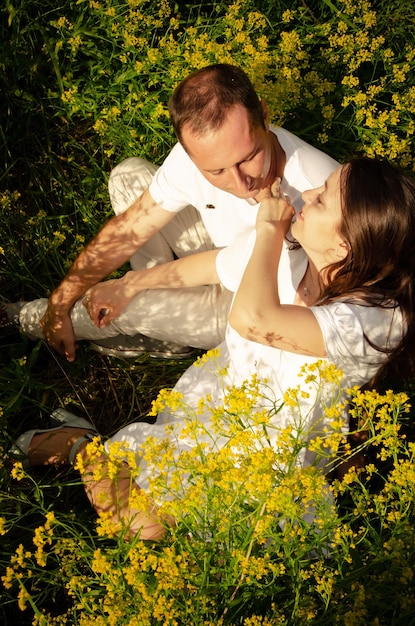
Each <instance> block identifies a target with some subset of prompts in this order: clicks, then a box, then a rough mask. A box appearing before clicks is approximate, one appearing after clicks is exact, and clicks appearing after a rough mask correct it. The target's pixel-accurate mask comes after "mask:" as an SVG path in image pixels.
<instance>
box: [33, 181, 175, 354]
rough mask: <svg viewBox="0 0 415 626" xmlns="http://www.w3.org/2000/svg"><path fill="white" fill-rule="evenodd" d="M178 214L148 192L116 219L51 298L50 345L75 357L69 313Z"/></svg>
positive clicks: (46, 330)
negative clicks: (92, 288)
mask: <svg viewBox="0 0 415 626" xmlns="http://www.w3.org/2000/svg"><path fill="white" fill-rule="evenodd" d="M173 217H174V213H170V212H169V211H165V210H164V209H162V208H161V207H160V206H159V205H158V204H156V203H155V202H154V200H153V199H152V197H151V195H150V192H149V191H148V190H146V191H145V192H144V193H143V195H142V196H141V197H140V198H138V199H137V200H136V201H135V202H134V203H133V204H132V205H131V207H129V208H128V209H127V211H125V212H124V213H122V214H121V215H118V216H116V217H113V218H112V219H111V220H110V221H109V222H108V223H107V224H106V225H105V226H104V227H103V228H102V230H101V231H100V232H99V233H98V234H97V236H96V237H95V238H94V239H93V240H92V241H91V242H90V243H89V244H88V245H87V246H86V248H85V249H84V250H83V251H82V252H81V254H80V255H79V256H78V258H77V259H76V260H75V262H74V263H73V265H72V267H71V268H70V270H69V272H68V274H67V275H66V276H65V278H64V279H63V280H62V282H61V283H60V285H59V286H58V287H57V288H56V289H55V290H54V291H53V293H52V294H51V296H50V298H49V302H48V308H47V310H46V313H45V316H44V318H43V320H42V322H41V328H42V332H43V334H44V337H45V339H46V340H47V341H48V343H49V344H50V345H51V346H52V347H53V348H55V349H56V350H57V351H58V352H59V353H61V354H64V355H65V356H66V358H67V359H68V360H69V361H73V360H74V358H75V341H74V334H73V328H72V324H71V321H70V318H69V313H70V310H71V308H72V306H73V305H74V303H75V302H76V301H77V300H79V298H81V297H82V296H83V295H84V293H85V292H86V291H87V290H88V289H89V288H90V287H92V286H93V285H95V284H96V283H97V282H99V281H100V280H102V278H104V277H105V276H107V275H108V274H110V273H111V272H112V271H114V270H115V269H117V268H118V267H120V266H121V265H122V264H123V263H125V262H126V261H127V260H128V259H129V258H130V257H131V256H132V254H133V253H134V252H135V251H136V250H137V249H138V248H139V247H140V246H142V245H143V244H144V243H146V242H147V241H148V240H149V239H150V238H151V237H152V236H153V235H154V234H155V233H156V232H158V231H159V230H160V229H161V228H163V226H165V225H166V224H167V223H168V222H169V221H170V220H171V219H172V218H173Z"/></svg>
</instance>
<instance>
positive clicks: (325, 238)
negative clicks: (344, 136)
mask: <svg viewBox="0 0 415 626" xmlns="http://www.w3.org/2000/svg"><path fill="white" fill-rule="evenodd" d="M341 170H342V167H339V168H338V169H337V170H335V171H334V172H333V173H332V174H331V175H330V176H329V178H328V179H327V180H326V182H325V184H324V185H322V186H321V187H318V188H317V189H310V190H308V191H304V192H303V194H302V197H303V200H304V206H303V208H302V210H301V211H300V212H299V214H298V215H297V219H296V221H295V222H294V224H293V225H292V228H291V231H292V234H293V236H294V237H295V238H296V239H297V241H298V242H299V243H300V244H301V246H302V247H303V249H304V250H305V252H306V253H307V255H308V256H309V257H310V258H312V259H313V260H314V261H315V262H316V263H319V264H321V263H323V264H324V265H327V264H328V263H334V262H336V261H339V260H340V258H342V257H344V256H345V255H346V254H347V245H345V243H344V240H343V238H342V236H341V234H340V226H341V221H342V210H341V190H340V173H341Z"/></svg>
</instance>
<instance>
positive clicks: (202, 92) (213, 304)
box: [2, 64, 338, 361]
mask: <svg viewBox="0 0 415 626" xmlns="http://www.w3.org/2000/svg"><path fill="white" fill-rule="evenodd" d="M169 108H170V115H171V120H172V124H173V128H174V130H175V133H176V135H177V138H178V140H179V141H178V143H177V144H176V146H175V147H174V148H173V150H172V151H171V153H170V154H169V155H168V157H167V158H166V160H165V161H164V163H163V164H162V166H161V167H160V168H159V169H157V168H156V167H154V166H152V165H151V164H149V163H147V162H145V161H143V160H142V159H137V158H131V159H127V160H126V161H124V162H122V163H121V164H120V165H119V166H117V167H116V168H115V169H114V170H113V172H112V173H111V176H110V181H109V191H110V197H111V201H112V204H113V207H114V211H115V213H116V216H115V217H114V218H112V219H111V220H110V221H109V222H108V223H107V224H106V225H105V226H104V227H103V229H102V230H101V231H100V232H99V233H98V235H97V236H96V237H95V238H94V239H93V240H92V241H91V242H90V244H89V245H88V246H87V247H86V248H85V250H83V251H82V252H81V254H80V255H79V257H78V258H77V259H76V261H75V262H74V264H73V266H72V267H71V269H70V270H69V272H68V274H67V276H66V277H65V278H64V279H63V281H62V282H61V284H60V285H59V286H58V287H57V288H56V289H55V290H54V292H53V293H52V294H51V296H50V298H49V300H48V301H46V300H44V299H41V300H35V301H33V302H30V303H27V304H25V306H24V307H23V308H22V309H21V310H20V311H19V314H18V317H19V323H20V326H21V329H22V330H23V332H24V333H27V334H29V335H30V336H33V337H41V336H44V337H45V339H46V340H47V341H48V343H49V344H50V345H51V346H52V347H54V348H55V349H56V350H57V351H58V352H60V353H61V354H64V355H65V356H66V358H67V359H68V360H69V361H73V360H74V358H75V350H76V343H75V342H76V339H91V340H93V344H92V346H93V347H94V348H95V349H97V350H99V351H101V352H104V353H106V354H113V355H116V356H122V355H124V356H126V357H128V356H135V355H137V354H139V353H140V352H143V351H144V350H147V351H148V350H150V352H152V353H153V354H155V355H159V356H161V355H162V354H163V351H164V352H165V355H167V356H171V355H175V356H185V355H186V354H188V349H187V348H186V347H187V346H193V347H199V348H204V349H206V348H210V347H213V346H215V345H217V344H218V343H220V342H221V341H222V340H223V337H224V331H225V326H226V321H227V315H228V311H229V306H230V302H231V297H232V294H231V293H230V292H229V291H227V290H226V289H225V288H224V287H223V286H222V285H220V284H209V277H208V276H206V275H205V272H204V270H203V258H204V257H203V254H206V255H209V254H210V253H211V252H212V251H214V250H216V249H218V248H222V247H226V246H228V245H230V244H232V242H233V241H234V239H235V238H236V236H237V235H239V234H240V233H242V232H244V231H246V230H248V229H252V228H253V227H254V225H255V220H256V214H257V210H258V203H259V201H260V199H261V190H263V189H264V188H266V187H268V186H269V185H270V184H271V183H272V182H273V181H274V180H275V179H276V178H277V177H279V178H280V179H281V181H282V182H281V188H282V191H283V192H284V193H285V194H287V195H289V196H290V198H291V201H292V203H293V205H294V206H295V207H296V209H297V210H298V209H299V208H300V207H301V205H302V201H301V192H302V191H304V190H305V189H308V188H310V187H317V186H320V185H321V184H322V183H323V182H324V181H325V180H326V178H327V177H328V176H329V174H330V173H331V172H332V171H333V170H334V169H336V167H337V166H338V164H337V163H336V161H334V160H333V159H331V158H330V157H329V156H328V155H326V154H324V153H323V152H321V151H319V150H317V149H315V148H313V147H312V146H310V145H308V144H307V143H305V142H304V141H302V140H301V139H299V138H297V137H295V136H294V135H292V134H291V133H289V132H288V131H286V130H284V129H282V128H274V127H270V126H269V123H268V111H267V107H266V104H265V102H264V101H261V100H259V98H258V96H257V94H256V93H255V90H254V89H253V86H252V84H251V83H250V81H249V79H248V77H247V76H246V74H245V73H244V72H243V71H242V70H241V69H239V68H237V67H235V66H231V65H227V64H217V65H212V66H208V67H206V68H203V69H201V70H199V71H198V72H195V73H193V74H191V75H190V76H188V77H187V78H185V79H184V80H183V81H182V82H181V83H180V84H179V85H178V86H177V87H176V89H175V91H174V93H173V95H172V98H171V101H170V107H169ZM200 252H203V254H202V255H201V256H196V253H200ZM175 258H177V259H178V261H174V259H175ZM128 259H130V262H131V267H132V271H131V272H128V273H127V274H126V275H125V276H124V277H123V278H121V279H119V280H118V281H104V282H100V281H102V279H103V278H104V277H106V276H107V275H108V274H110V273H111V272H112V271H113V270H115V269H116V268H118V267H120V266H121V265H122V264H123V263H124V262H125V261H127V260H128ZM166 262H169V265H168V266H164V265H163V264H164V263H166ZM172 262H173V264H172ZM175 263H176V264H177V265H175ZM150 268H152V269H150ZM179 268H180V269H179ZM5 317H7V318H8V320H9V319H10V314H9V313H7V314H6V313H5V311H4V309H3V312H2V318H3V319H4V318H5ZM147 338H152V339H153V340H157V341H155V342H154V341H152V340H147ZM166 342H167V343H166ZM169 342H174V343H173V344H171V343H169Z"/></svg>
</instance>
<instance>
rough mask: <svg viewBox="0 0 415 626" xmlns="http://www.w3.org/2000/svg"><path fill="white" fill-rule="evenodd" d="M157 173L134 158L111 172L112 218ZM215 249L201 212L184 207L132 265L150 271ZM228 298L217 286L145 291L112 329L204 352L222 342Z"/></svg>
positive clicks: (145, 246) (153, 168)
mask: <svg viewBox="0 0 415 626" xmlns="http://www.w3.org/2000/svg"><path fill="white" fill-rule="evenodd" d="M156 170H157V167H156V166H155V165H153V164H151V163H148V162H147V161H144V160H143V159H139V158H135V157H133V158H130V159H126V160H125V161H123V162H122V163H120V164H119V165H117V166H116V167H115V168H114V170H113V171H112V172H111V175H110V180H109V183H108V188H109V194H110V198H111V202H112V206H113V209H114V212H115V213H116V214H119V213H121V212H122V211H124V210H126V209H127V208H128V207H129V206H130V205H131V204H132V203H133V202H134V201H135V200H136V198H137V197H138V196H139V195H140V194H141V193H142V191H143V190H144V189H145V188H146V187H147V186H148V185H149V184H150V182H151V179H152V177H153V175H154V173H155V172H156ZM214 247H215V246H214V245H213V243H212V241H211V239H210V237H209V235H208V233H207V231H206V228H205V226H204V224H203V222H202V220H201V218H200V214H199V212H198V211H197V210H196V209H195V208H194V207H192V206H188V207H186V208H185V209H183V210H182V211H180V212H179V213H178V214H177V215H176V216H175V217H174V218H173V219H172V220H171V221H170V222H169V223H168V224H167V225H166V226H165V227H164V228H163V229H162V231H161V232H160V233H157V235H155V236H154V237H152V239H151V240H150V241H149V242H148V243H147V244H145V245H144V246H142V248H140V250H138V251H137V253H136V254H135V255H134V256H133V257H132V259H131V260H130V262H131V266H132V268H133V269H142V268H146V267H147V268H148V267H153V266H154V265H158V264H160V263H164V262H167V261H170V260H172V259H173V258H174V257H178V258H181V257H184V256H188V255H191V254H195V253H197V252H203V251H206V250H212V249H214ZM231 299H232V294H231V293H230V292H229V291H227V290H226V289H224V288H222V287H221V286H219V285H206V286H201V287H197V288H193V289H157V290H149V291H145V292H142V293H141V294H139V295H138V296H136V298H134V300H133V301H132V302H131V303H130V305H129V306H128V307H127V309H126V310H125V311H124V312H123V313H122V314H121V315H120V316H119V318H118V319H117V320H115V322H114V324H115V325H116V326H117V327H118V328H119V332H120V333H121V334H125V335H128V336H130V337H131V336H133V335H134V334H135V333H142V334H144V335H146V336H148V337H152V338H154V339H160V340H162V341H167V342H178V343H180V344H183V345H188V346H192V347H195V348H202V349H208V348H212V347H214V346H216V345H218V344H219V343H221V342H222V341H223V340H224V337H225V329H226V323H227V318H228V313H229V308H230V303H231ZM110 331H111V329H110V327H108V332H110ZM111 334H112V331H111ZM107 336H108V335H107Z"/></svg>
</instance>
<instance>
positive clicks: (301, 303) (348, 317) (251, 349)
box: [17, 159, 415, 538]
mask: <svg viewBox="0 0 415 626" xmlns="http://www.w3.org/2000/svg"><path fill="white" fill-rule="evenodd" d="M265 196H266V197H265V198H264V199H263V200H262V202H261V207H260V210H259V213H258V217H257V223H256V232H255V233H250V234H248V235H247V236H246V237H242V238H241V239H240V240H238V241H237V242H236V244H235V245H234V246H232V247H231V248H227V249H224V250H222V251H220V252H218V253H217V258H216V259H215V261H216V265H215V267H216V268H217V272H218V275H219V277H220V279H221V280H222V281H223V282H224V284H225V286H226V287H228V288H230V289H232V290H234V291H236V294H235V297H234V302H233V305H232V309H231V313H230V317H229V323H228V330H227V337H226V341H225V342H224V344H222V345H221V354H220V356H219V362H218V363H211V364H210V365H209V363H208V364H207V366H205V367H203V368H200V367H195V365H193V366H191V367H190V368H189V369H188V370H187V371H186V372H185V373H184V375H183V376H182V377H181V379H180V380H179V382H178V383H177V385H176V387H175V389H176V390H178V391H181V392H182V393H183V394H184V398H185V401H186V403H187V404H188V405H190V406H194V407H197V406H198V402H199V399H200V398H201V397H203V396H205V395H206V394H207V393H208V394H210V396H211V397H212V398H213V399H214V402H215V403H217V404H220V403H221V401H222V398H223V394H224V391H223V389H224V383H225V384H232V385H238V384H240V383H242V381H244V380H246V379H249V378H250V377H251V376H252V374H254V373H257V374H258V375H259V376H260V377H261V378H262V379H267V385H268V389H271V390H272V392H273V394H274V396H275V399H276V400H278V399H280V398H281V397H282V395H283V394H284V392H285V391H286V390H287V389H288V388H290V387H293V386H294V387H295V386H297V385H298V383H299V379H298V372H299V370H300V368H301V366H303V365H307V364H311V363H314V362H315V361H316V360H317V359H325V360H327V362H329V363H333V364H334V365H336V366H337V367H338V368H339V369H341V370H342V371H343V372H344V388H345V389H346V388H349V387H351V386H354V385H358V386H362V385H364V384H370V385H376V384H377V382H378V381H379V380H380V378H381V377H382V376H384V375H387V374H389V373H391V372H394V371H401V372H405V374H406V375H408V376H409V375H411V374H412V373H413V372H414V369H415V368H414V346H415V338H414V333H415V320H414V301H415V298H414V278H413V277H414V274H415V272H414V270H415V183H414V181H413V180H412V179H411V178H410V177H409V176H407V175H405V174H404V173H402V172H400V171H398V170H397V169H395V168H394V167H393V166H391V165H390V164H387V163H385V162H380V161H376V160H369V159H356V160H352V161H351V162H350V163H348V164H346V165H343V166H341V167H340V168H338V169H337V170H336V171H335V172H334V173H333V174H332V175H331V176H330V177H329V178H328V179H327V181H326V183H325V185H324V186H322V187H321V188H319V189H314V190H311V191H307V192H304V194H303V199H304V207H303V209H302V210H301V211H300V213H299V214H298V216H297V218H296V220H295V222H294V224H292V225H291V221H292V217H293V215H294V210H293V207H292V206H291V205H290V202H289V200H288V199H287V198H285V197H280V192H279V182H278V181H276V182H275V183H274V184H273V185H272V187H271V188H270V189H268V190H267V191H266V193H265ZM290 226H291V236H292V237H291V236H289V237H287V234H288V231H289V229H290ZM292 238H294V239H295V242H296V243H295V244H294V245H293V243H292V241H291V242H290V241H289V240H290V239H292ZM238 283H239V287H238ZM224 366H226V368H227V374H226V377H225V380H224V378H223V376H222V377H218V376H217V370H218V368H219V369H221V368H222V369H223V367H224ZM317 393H318V392H317V391H316V393H315V395H314V396H313V395H310V397H308V398H303V400H302V403H303V406H302V414H303V415H307V424H306V427H307V431H308V432H309V433H312V434H313V435H315V434H316V433H317V432H320V431H321V430H322V429H324V427H326V426H327V425H328V422H327V423H326V421H325V417H324V415H323V414H322V413H323V411H322V408H321V402H320V400H321V398H320V396H317ZM322 393H323V395H324V389H323V390H322ZM271 401H272V399H271ZM264 402H265V401H264ZM200 419H201V420H205V421H206V423H209V414H207V415H201V416H200ZM182 420H183V417H182V415H180V414H174V415H173V414H171V413H168V412H165V413H162V414H160V415H159V416H158V420H157V423H156V424H155V425H148V424H143V423H139V424H131V425H129V426H127V427H125V428H123V429H122V430H121V431H119V433H117V435H115V437H113V439H112V440H122V441H127V442H129V443H130V445H131V447H132V448H133V449H135V450H139V449H140V446H141V443H142V442H143V441H144V440H145V439H146V437H147V436H148V435H150V434H151V435H152V436H153V437H164V436H165V430H164V426H165V424H166V423H167V422H168V423H169V424H173V425H177V427H178V428H180V426H181V424H182ZM293 420H294V417H293V414H292V411H291V410H290V408H289V407H288V406H284V407H283V408H282V410H281V411H280V412H279V413H277V414H276V415H275V424H274V425H275V432H276V433H277V431H278V429H280V428H282V427H283V426H284V425H285V424H287V423H292V422H293ZM61 422H62V423H63V425H62V426H61V427H58V428H56V429H53V430H50V431H43V432H41V431H29V432H28V433H25V434H24V435H22V437H21V438H20V439H19V440H18V442H17V444H18V447H19V448H20V449H21V450H22V451H23V452H25V453H27V455H28V462H29V464H30V465H39V464H40V465H42V464H48V463H63V462H72V461H73V460H74V458H75V457H76V456H77V455H78V454H80V455H81V457H82V459H83V462H84V465H85V464H86V466H87V468H88V458H87V455H86V453H85V445H86V440H87V439H88V437H89V438H90V436H91V432H92V433H93V427H92V426H91V425H90V424H89V423H88V422H86V421H85V420H82V419H81V420H80V418H70V419H69V420H66V419H65V418H63V419H62V420H61ZM303 426H304V425H303ZM346 428H347V424H346V417H345V429H346ZM191 445H192V444H191V442H190V441H186V440H185V439H184V440H182V441H181V443H180V446H181V448H182V449H186V447H188V446H191ZM313 461H314V459H313V458H312V455H311V454H310V453H309V452H307V453H306V454H305V456H304V457H303V458H301V459H299V463H302V464H305V465H306V464H309V463H311V462H313ZM90 470H91V472H92V471H93V463H91V467H90ZM147 474H148V469H146V468H145V467H143V469H142V472H141V473H140V475H139V476H138V478H137V479H136V485H135V488H137V489H140V488H145V487H146V486H147V484H148V483H147V478H148V475H147ZM84 480H86V479H84ZM129 486H130V476H129V472H128V469H127V468H126V469H125V473H124V474H123V475H122V476H120V477H119V479H118V482H117V493H118V494H119V495H118V503H117V505H116V504H115V497H114V498H113V499H112V500H111V498H110V500H108V499H107V505H106V507H107V510H110V511H111V513H112V514H113V515H114V517H115V518H121V519H123V520H127V521H128V520H131V531H132V532H133V533H134V532H139V533H140V536H141V537H142V538H157V537H159V536H161V535H162V534H163V532H164V526H163V523H162V522H161V521H160V520H159V519H158V517H157V511H156V509H155V508H154V509H152V510H149V511H144V512H138V511H134V510H131V508H129V506H128V493H129ZM114 489H115V486H114V484H113V483H112V482H111V481H110V480H109V479H107V480H102V481H100V482H99V483H97V482H95V483H94V481H92V480H90V481H89V482H87V483H86V491H87V493H88V496H89V498H90V500H91V502H92V503H93V505H94V506H95V508H96V509H97V510H103V505H102V504H100V502H102V494H103V493H106V494H107V495H108V494H111V493H114ZM108 502H109V504H108Z"/></svg>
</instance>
